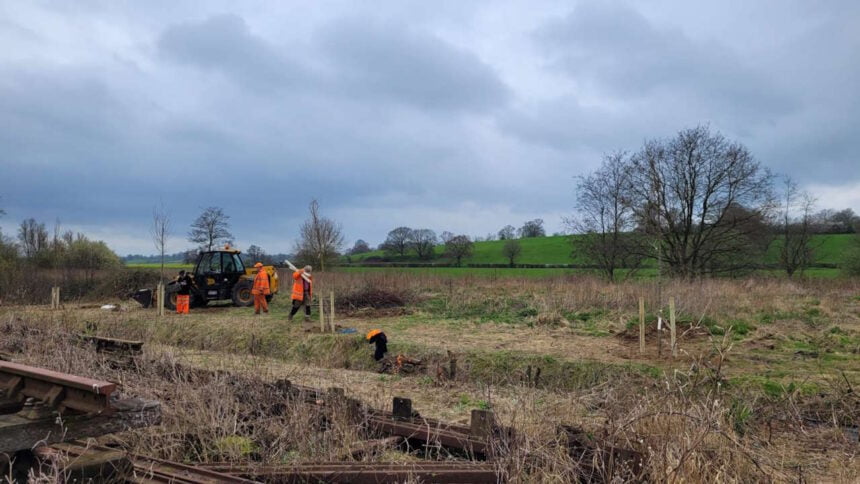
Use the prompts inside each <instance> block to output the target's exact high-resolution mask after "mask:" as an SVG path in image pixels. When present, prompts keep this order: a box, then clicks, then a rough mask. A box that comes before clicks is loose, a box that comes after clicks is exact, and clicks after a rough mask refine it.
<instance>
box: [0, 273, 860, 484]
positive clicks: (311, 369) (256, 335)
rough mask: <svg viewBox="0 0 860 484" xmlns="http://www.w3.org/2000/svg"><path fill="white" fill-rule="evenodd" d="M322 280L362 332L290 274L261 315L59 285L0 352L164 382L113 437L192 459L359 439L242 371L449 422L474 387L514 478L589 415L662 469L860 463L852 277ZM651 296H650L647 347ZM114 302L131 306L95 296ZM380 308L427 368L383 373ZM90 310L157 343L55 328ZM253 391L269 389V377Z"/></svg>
mask: <svg viewBox="0 0 860 484" xmlns="http://www.w3.org/2000/svg"><path fill="white" fill-rule="evenodd" d="M141 272H146V271H141ZM149 272H153V271H149ZM284 276H286V274H282V277H284ZM315 281H316V284H317V287H316V294H317V296H324V297H325V298H326V301H328V295H329V293H330V292H333V293H334V294H335V301H336V302H335V305H336V308H335V309H336V314H337V324H338V325H339V326H341V327H344V328H355V329H356V332H355V333H349V334H340V333H333V334H332V333H320V332H319V330H318V329H317V328H316V327H317V323H316V322H313V323H310V324H306V325H304V326H303V325H302V324H300V323H293V324H288V323H287V322H286V316H287V313H288V311H289V304H288V302H289V301H288V295H287V294H284V293H282V294H279V295H277V296H276V297H275V299H274V300H273V302H272V304H271V312H270V313H269V314H268V315H261V316H254V315H253V314H252V309H250V308H235V307H230V306H210V307H206V308H196V309H192V312H191V314H190V315H187V316H178V315H174V314H168V315H167V316H165V317H163V318H157V317H156V316H155V311H154V310H146V309H142V308H140V307H138V306H137V305H136V303H134V302H130V301H127V300H124V299H121V298H118V297H116V293H115V292H110V291H106V292H104V293H102V294H90V295H88V296H86V297H84V298H82V299H66V300H65V301H64V308H63V309H62V310H59V311H50V310H48V309H47V308H46V307H45V306H38V305H29V306H25V305H4V306H0V332H2V338H0V352H3V353H6V354H8V355H9V356H11V357H12V358H14V359H16V360H19V361H22V362H25V363H32V364H38V365H42V366H45V367H49V368H54V369H57V370H62V371H73V372H76V373H79V374H83V375H88V376H94V377H100V378H107V379H113V380H119V381H122V382H123V391H124V392H125V393H130V394H136V395H139V396H143V397H146V398H155V399H159V400H161V401H162V402H164V409H165V419H164V423H163V424H162V425H161V426H160V427H158V428H149V429H141V430H136V431H133V432H129V433H126V434H121V435H119V436H116V437H112V439H114V440H117V441H119V443H121V444H122V445H124V446H125V447H127V448H129V449H132V450H135V451H138V452H141V453H147V454H154V455H156V456H160V457H164V458H169V459H175V460H182V461H185V462H190V463H194V462H213V461H222V462H223V461H229V462H254V463H260V464H277V463H288V462H303V461H304V462H309V461H319V460H326V459H331V460H344V459H346V460H349V459H350V458H351V457H348V456H347V455H346V454H347V452H346V450H347V449H348V447H349V445H350V444H353V443H355V442H356V441H357V440H358V436H356V435H355V432H354V430H353V429H351V428H350V427H349V426H347V425H341V424H338V423H334V424H333V427H331V429H330V430H329V431H327V432H320V431H319V429H316V428H314V425H313V421H314V419H313V416H312V415H310V414H308V412H307V410H306V409H300V408H295V409H287V411H286V412H284V413H283V414H281V415H278V416H269V417H266V418H267V419H268V420H267V424H266V425H255V422H256V421H255V418H256V417H251V416H249V412H251V413H253V412H255V411H257V410H254V409H256V408H257V407H253V408H250V409H249V406H248V405H247V404H240V403H237V400H236V398H234V395H236V392H241V391H244V390H243V389H245V388H246V387H244V386H241V385H240V384H238V383H237V382H236V381H235V379H234V378H231V377H229V375H244V376H247V377H249V378H255V379H260V380H263V381H268V382H275V381H277V380H278V379H281V378H288V379H290V380H291V381H293V382H295V383H297V384H305V385H312V386H317V387H331V386H338V387H343V388H345V389H346V392H347V393H348V394H350V395H353V396H355V397H357V398H360V399H362V400H363V401H365V402H366V403H368V404H370V405H373V406H376V407H380V408H386V407H388V406H389V405H390V402H391V398H392V397H394V396H406V397H409V398H412V400H413V405H414V406H415V408H416V409H418V410H419V411H420V412H421V413H422V415H426V416H429V417H436V418H441V419H445V420H449V421H454V422H463V423H465V422H467V421H468V417H469V412H470V410H471V409H473V408H483V409H492V410H493V411H495V412H496V415H497V417H498V419H499V421H500V423H502V424H504V425H510V426H513V427H515V428H516V429H517V435H518V440H517V441H516V445H512V446H511V447H510V449H509V450H508V452H507V453H506V454H505V458H503V459H501V460H499V461H498V465H499V467H500V470H501V471H503V472H504V473H505V476H506V477H507V478H508V479H509V480H510V481H512V482H559V481H566V480H572V479H575V476H576V475H577V473H578V472H581V471H582V469H583V467H582V463H581V462H576V461H575V460H573V459H571V458H570V457H568V456H567V454H566V453H564V452H562V451H561V450H560V449H562V447H561V446H560V445H559V439H560V434H559V428H560V427H559V426H568V427H575V428H577V429H580V430H581V431H582V432H583V433H584V435H587V436H589V437H588V438H590V439H593V441H594V442H595V443H596V445H597V447H598V448H599V449H604V450H605V451H607V452H609V450H608V449H610V448H624V449H629V450H631V451H635V452H638V453H641V455H642V456H643V458H644V460H643V462H642V465H643V466H645V468H646V469H647V472H648V473H649V476H650V477H651V479H652V480H654V481H686V482H703V481H712V482H713V481H720V482H750V481H789V480H798V479H801V480H809V481H820V482H839V481H841V482H853V481H856V480H857V479H858V478H860V466H858V464H857V462H856V459H855V457H854V456H855V454H856V452H857V450H858V445H860V444H858V442H857V427H858V424H860V420H858V418H860V414H858V409H860V401H858V400H857V396H856V393H855V390H854V389H855V388H857V387H858V385H860V374H858V370H857V368H858V362H860V361H858V360H860V282H858V281H857V280H856V279H849V278H837V279H823V278H822V279H818V278H804V279H794V280H788V279H785V278H761V277H757V278H747V279H733V280H730V279H705V280H701V281H696V282H694V283H690V282H679V281H669V282H667V281H662V284H661V285H660V286H658V285H657V284H655V282H656V281H653V280H631V281H627V282H619V283H615V284H609V283H607V282H605V281H604V280H602V279H601V278H599V277H595V276H588V275H572V274H565V275H562V276H552V275H546V276H545V277H540V278H533V277H484V276H474V275H467V274H460V275H459V276H457V277H452V276H450V275H444V274H441V273H430V272H427V271H406V270H403V271H398V272H391V271H365V272H347V271H338V272H325V273H317V274H316V277H315ZM127 284H132V282H128V283H127ZM670 296H672V297H674V298H675V300H676V304H677V333H678V343H677V345H678V352H677V355H676V356H675V357H674V358H672V357H671V352H670V348H669V336H668V331H663V332H662V333H661V337H662V353H661V354H658V344H657V338H658V331H657V330H656V324H655V320H656V317H657V315H658V314H660V311H661V310H662V315H663V316H664V317H666V316H667V314H668V298H669V297H670ZM639 297H644V298H645V303H646V313H647V314H646V321H647V327H646V345H645V351H644V353H640V352H639V328H638V319H639V318H638V298H639ZM47 300H48V298H47V295H46V297H45V301H47ZM108 302H110V303H115V304H119V305H120V307H121V308H122V310H119V311H105V310H101V309H98V307H99V306H100V304H101V303H108ZM314 315H315V316H316V309H315V314H314ZM372 328H380V329H383V330H384V331H385V332H386V334H387V335H388V339H389V350H390V352H391V354H395V355H396V354H403V355H407V356H409V357H410V358H415V359H420V360H422V361H423V362H424V371H421V372H419V373H416V374H393V375H392V374H380V373H378V368H379V366H378V364H377V363H376V362H374V361H373V359H372V358H371V354H372V347H371V346H370V345H368V344H367V343H366V342H365V341H364V338H363V334H364V333H366V332H367V331H368V330H369V329H372ZM33 329H38V330H39V331H32V330H33ZM87 331H89V332H95V333H97V334H99V335H102V336H108V337H118V338H124V339H140V340H143V341H145V346H144V347H145V350H146V352H145V355H144V357H143V358H142V359H141V360H140V361H139V362H138V365H136V366H135V367H134V368H126V369H116V368H112V367H111V366H110V365H108V364H106V363H105V361H103V360H99V358H100V357H98V356H97V355H95V354H89V353H87V352H86V350H84V349H81V348H77V347H75V346H74V345H71V344H69V343H68V338H64V337H61V336H62V335H68V334H71V333H77V332H87ZM451 360H456V366H457V371H456V373H455V374H453V375H452V374H450V372H449V371H448V369H449V368H450V365H451ZM197 367H200V368H207V369H219V370H224V371H225V373H224V377H223V381H222V380H221V379H216V380H215V381H210V382H208V383H207V384H205V385H203V384H199V382H197V381H195V380H194V378H192V376H189V373H188V371H190V370H191V369H193V368H197ZM237 385H239V387H237ZM248 391H249V392H251V393H253V392H252V391H251V390H248ZM254 395H255V396H254V397H253V399H252V400H254V401H255V403H254V405H261V406H262V407H265V406H266V405H267V403H266V402H269V399H271V398H274V397H273V396H272V395H268V394H262V393H261V394H259V395H258V394H256V393H254ZM262 407H261V408H262ZM508 444H511V442H508V443H507V444H505V445H508ZM363 458H364V459H369V460H392V459H411V458H414V457H411V456H409V455H403V454H400V453H392V452H388V453H383V454H380V455H373V456H365V457H363ZM604 470H605V471H606V473H608V474H609V475H606V476H605V477H607V478H610V477H612V476H614V477H615V478H616V480H619V481H624V480H626V479H629V473H626V471H625V470H624V469H622V468H619V467H615V468H606V469H604ZM625 476H627V477H625Z"/></svg>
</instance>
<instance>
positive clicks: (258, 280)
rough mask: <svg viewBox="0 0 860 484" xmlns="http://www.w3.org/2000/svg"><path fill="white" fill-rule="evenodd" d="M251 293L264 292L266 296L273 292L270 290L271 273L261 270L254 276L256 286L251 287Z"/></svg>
mask: <svg viewBox="0 0 860 484" xmlns="http://www.w3.org/2000/svg"><path fill="white" fill-rule="evenodd" d="M251 294H262V295H264V296H268V295H269V294H271V291H270V290H269V274H268V273H267V272H266V271H265V270H260V272H258V273H257V275H256V276H255V277H254V288H253V289H251Z"/></svg>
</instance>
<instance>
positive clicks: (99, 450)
mask: <svg viewBox="0 0 860 484" xmlns="http://www.w3.org/2000/svg"><path fill="white" fill-rule="evenodd" d="M51 449H52V450H51V451H50V452H47V451H42V452H41V454H42V456H43V457H48V456H59V455H65V456H66V458H67V461H66V464H65V465H66V466H67V467H74V466H77V468H78V469H80V468H81V464H80V463H81V462H87V461H92V462H93V464H92V465H94V466H98V467H96V469H98V470H99V471H101V470H103V469H104V468H105V461H104V460H103V459H99V458H98V456H100V455H108V456H110V458H111V459H114V461H115V462H117V464H115V467H114V469H118V470H119V469H121V470H122V471H123V472H125V473H126V475H125V476H122V475H119V474H118V475H114V476H111V477H113V478H114V479H115V480H117V481H119V482H123V481H124V482H130V483H140V484H153V483H161V482H170V483H185V484H214V483H219V482H224V483H242V484H244V483H253V482H266V483H303V482H325V483H354V484H378V483H388V482H400V481H404V480H408V479H419V480H421V481H423V482H435V483H451V484H456V483H475V484H482V483H496V482H500V477H499V473H498V470H497V469H496V468H495V467H494V466H493V465H492V464H489V463H475V462H468V461H459V462H458V461H440V462H409V463H403V462H396V463H395V462H319V463H302V464H295V465H284V466H251V465H234V464H229V463H216V464H201V465H197V466H189V465H185V464H179V463H177V462H170V461H166V460H163V459H157V458H154V457H146V456H142V455H137V454H121V455H117V454H118V451H117V449H112V448H109V447H103V446H100V445H88V444H85V443H83V442H70V443H63V444H55V445H53V446H52V447H51ZM55 458H56V457H55ZM126 462H130V464H131V470H130V471H129V470H128V469H125V467H124V466H123V464H125V463H126Z"/></svg>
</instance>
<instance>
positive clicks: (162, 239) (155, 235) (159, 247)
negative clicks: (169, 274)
mask: <svg viewBox="0 0 860 484" xmlns="http://www.w3.org/2000/svg"><path fill="white" fill-rule="evenodd" d="M149 231H150V234H151V235H152V241H153V242H154V243H155V250H156V251H158V254H159V256H160V257H159V259H160V260H161V282H164V253H165V251H166V248H167V239H168V238H169V237H170V214H168V213H167V211H166V210H165V209H164V203H160V204H159V206H158V207H153V209H152V227H150V229H149Z"/></svg>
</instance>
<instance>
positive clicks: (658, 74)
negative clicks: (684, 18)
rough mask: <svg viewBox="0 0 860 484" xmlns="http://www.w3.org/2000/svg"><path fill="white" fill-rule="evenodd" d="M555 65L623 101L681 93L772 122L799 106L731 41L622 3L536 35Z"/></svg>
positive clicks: (583, 8)
mask: <svg viewBox="0 0 860 484" xmlns="http://www.w3.org/2000/svg"><path fill="white" fill-rule="evenodd" d="M536 36H537V38H538V39H539V41H540V42H541V43H542V45H543V46H544V47H545V48H546V49H547V52H548V53H549V60H548V62H549V63H550V65H552V66H555V67H556V68H558V69H560V70H562V71H563V72H566V73H567V74H568V75H570V76H571V77H573V78H574V79H575V80H577V81H579V82H583V83H586V84H587V85H588V86H589V87H590V88H593V89H596V90H598V91H602V92H606V93H608V94H610V95H612V96H615V97H618V96H620V97H621V98H622V99H641V98H647V97H649V96H661V97H662V96H666V97H674V98H676V99H677V98H678V97H681V98H682V99H684V100H685V101H686V102H688V103H689V102H692V103H697V104H700V105H702V106H703V107H705V108H714V107H719V110H720V111H721V112H722V113H727V112H728V113H733V114H735V115H736V116H738V117H745V116H754V117H756V118H759V119H767V118H770V119H772V118H773V117H774V116H780V115H785V114H787V113H790V112H792V111H794V110H795V109H797V108H798V106H797V101H796V100H795V99H794V98H792V97H790V96H789V94H788V93H787V92H785V91H784V90H783V89H782V88H781V86H780V85H779V83H777V82H775V81H774V80H773V79H770V78H769V76H768V75H767V74H766V73H765V72H762V71H759V70H756V69H755V66H751V65H747V64H745V63H744V61H743V60H742V59H741V57H740V56H739V55H738V54H736V53H735V52H733V51H732V50H731V49H729V48H728V47H727V46H726V45H724V44H722V43H720V42H719V41H718V40H715V41H707V42H705V41H699V40H694V39H691V38H690V37H688V36H687V35H686V34H685V33H684V32H683V31H682V30H681V29H680V28H677V27H661V26H657V25H654V24H653V23H652V22H650V21H649V20H648V19H646V18H645V17H644V16H643V15H642V14H641V13H639V12H637V11H636V10H633V9H632V8H630V7H626V6H623V5H621V4H618V3H607V2H586V3H583V4H581V5H580V6H578V7H577V8H576V9H574V10H573V11H572V12H571V13H570V14H569V15H568V16H567V17H565V18H563V19H559V20H556V21H554V22H551V23H550V24H549V25H547V26H545V27H544V28H543V29H541V30H540V31H539V32H537V34H536Z"/></svg>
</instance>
